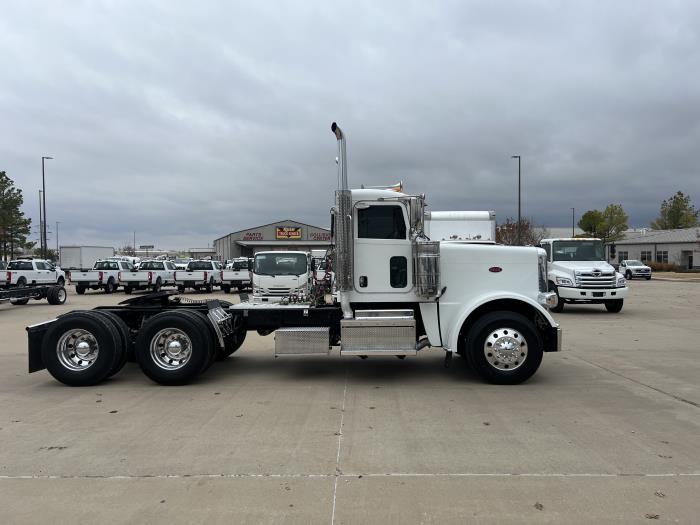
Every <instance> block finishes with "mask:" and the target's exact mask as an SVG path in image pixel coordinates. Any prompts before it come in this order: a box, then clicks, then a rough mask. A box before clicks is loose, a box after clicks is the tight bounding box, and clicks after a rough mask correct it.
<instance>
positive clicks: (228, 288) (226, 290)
mask: <svg viewBox="0 0 700 525" xmlns="http://www.w3.org/2000/svg"><path fill="white" fill-rule="evenodd" d="M221 289H222V290H223V291H224V293H231V285H230V284H222V285H221Z"/></svg>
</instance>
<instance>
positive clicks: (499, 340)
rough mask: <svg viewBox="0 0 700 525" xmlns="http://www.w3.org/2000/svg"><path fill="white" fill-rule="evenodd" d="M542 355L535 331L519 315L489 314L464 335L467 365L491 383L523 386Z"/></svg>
mask: <svg viewBox="0 0 700 525" xmlns="http://www.w3.org/2000/svg"><path fill="white" fill-rule="evenodd" d="M542 354H543V349H542V340H541V339H540V336H539V333H538V332H537V328H536V327H535V325H534V323H533V322H532V321H530V320H529V319H528V318H526V317H525V316H523V315H521V314H519V313H515V312H510V311H506V310H503V311H496V312H489V313H487V314H485V315H484V316H483V317H481V318H480V319H479V320H477V321H476V322H475V323H474V325H473V326H472V327H471V329H470V330H469V333H468V334H467V341H466V357H467V362H468V363H469V365H470V367H471V368H472V369H473V370H475V371H476V372H477V373H478V374H479V375H480V376H481V377H482V378H483V379H485V380H486V381H488V382H490V383H495V384H498V385H517V384H519V383H522V382H523V381H525V380H527V379H529V378H530V377H531V376H532V375H533V374H534V373H535V372H536V371H537V369H538V368H539V367H540V363H542Z"/></svg>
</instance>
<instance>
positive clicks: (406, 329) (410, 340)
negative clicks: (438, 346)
mask: <svg viewBox="0 0 700 525" xmlns="http://www.w3.org/2000/svg"><path fill="white" fill-rule="evenodd" d="M340 341H341V344H340V355H402V356H406V355H416V353H417V352H416V320H415V318H414V316H413V310H357V311H356V312H355V318H354V319H343V320H342V321H341V322H340Z"/></svg>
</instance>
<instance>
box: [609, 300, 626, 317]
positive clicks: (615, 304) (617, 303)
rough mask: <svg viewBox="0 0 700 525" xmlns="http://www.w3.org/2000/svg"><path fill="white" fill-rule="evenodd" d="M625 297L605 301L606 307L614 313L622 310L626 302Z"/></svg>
mask: <svg viewBox="0 0 700 525" xmlns="http://www.w3.org/2000/svg"><path fill="white" fill-rule="evenodd" d="M624 302H625V300H624V299H615V300H613V301H605V309H606V310H607V311H608V312H610V313H613V314H616V313H618V312H619V311H620V310H622V305H623V304H624Z"/></svg>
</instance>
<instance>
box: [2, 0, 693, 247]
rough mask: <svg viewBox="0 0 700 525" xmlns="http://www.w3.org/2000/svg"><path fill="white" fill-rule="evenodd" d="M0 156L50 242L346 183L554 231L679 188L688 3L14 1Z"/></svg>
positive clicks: (685, 171)
mask: <svg viewBox="0 0 700 525" xmlns="http://www.w3.org/2000/svg"><path fill="white" fill-rule="evenodd" d="M0 67H2V71H3V72H4V75H3V81H2V82H1V83H0V114H2V115H3V125H2V128H0V169H4V170H6V171H7V172H8V174H9V175H10V177H12V178H13V179H14V180H15V181H16V183H17V184H18V185H19V186H20V187H22V188H23V189H24V191H25V195H26V206H25V210H26V212H27V213H28V214H29V215H31V216H32V217H34V218H35V220H37V219H38V207H37V205H36V202H37V198H38V195H37V191H38V189H39V184H40V175H41V171H40V157H41V155H45V154H49V155H53V156H55V157H56V160H53V161H49V163H48V164H47V189H48V191H47V194H48V218H49V222H50V223H53V222H54V221H56V220H59V221H61V223H62V224H61V227H60V229H61V240H62V242H66V243H68V242H74V243H100V244H115V245H117V244H121V243H123V242H126V241H128V240H130V239H131V237H132V232H133V231H134V230H135V231H136V232H137V243H154V244H157V245H158V246H160V247H166V248H177V247H182V248H185V247H188V246H195V245H205V244H206V243H207V242H211V241H212V240H213V239H214V238H216V237H219V236H221V235H224V234H226V233H228V232H229V231H232V230H235V229H240V228H244V227H248V226H254V225H257V224H263V223H267V222H271V221H273V220H277V219H281V218H296V219H299V220H302V221H304V222H309V223H312V224H318V225H325V224H327V223H328V208H329V207H330V205H331V204H332V191H333V189H334V188H335V184H336V175H335V164H334V157H335V154H336V150H335V141H334V138H333V136H332V135H331V133H330V131H329V125H330V122H331V121H332V120H337V121H338V122H339V123H340V124H341V125H342V126H343V128H344V129H345V130H346V132H347V134H348V141H349V142H348V154H349V177H350V180H351V183H352V184H354V185H359V184H361V183H364V184H370V185H371V184H383V183H393V182H396V181H398V180H404V181H405V183H406V189H407V191H414V192H426V193H427V194H428V199H429V203H430V206H431V208H432V209H494V210H496V212H497V215H498V217H500V218H502V219H503V218H505V217H508V216H514V215H515V214H516V205H517V204H516V203H517V200H516V197H517V196H516V187H515V180H516V174H517V172H516V164H515V161H513V160H511V159H510V155H512V154H520V155H522V157H523V176H524V186H523V199H524V200H523V202H524V212H525V214H526V215H529V216H532V217H534V218H535V220H536V221H538V222H541V223H544V224H547V225H551V226H559V225H561V226H565V225H567V224H568V223H569V220H570V219H569V217H570V208H571V207H572V206H574V207H576V209H577V211H579V210H580V211H581V212H582V211H584V210H587V209H590V208H594V207H602V206H605V205H606V204H608V203H610V202H620V203H622V204H623V205H624V207H625V209H626V210H627V211H628V213H629V214H630V219H631V223H632V224H633V225H645V224H647V223H648V222H649V220H650V219H652V218H653V217H654V216H655V214H656V213H657V211H658V206H659V203H660V201H661V200H662V199H664V198H667V197H669V196H670V195H672V194H673V193H674V192H675V191H676V190H678V189H680V190H683V191H685V192H686V193H689V194H690V195H691V197H692V198H693V200H694V202H695V203H696V204H700V182H699V180H700V179H699V178H698V170H697V163H698V162H697V158H696V156H697V145H698V144H699V143H700V75H699V74H698V71H700V6H699V5H698V4H697V3H696V2H691V1H690V0H688V1H685V2H664V3H658V2H652V1H646V2H623V3H610V2H594V3H585V4H581V5H577V4H572V3H569V2H529V3H528V2H498V3H493V2H487V1H484V2H471V3H468V4H465V3H463V2H443V3H439V4H437V5H435V4H433V3H427V2H415V3H406V2H395V3H393V4H385V3H382V4H381V5H377V3H376V2H366V3H362V2H360V3H358V2H353V3H352V4H347V5H340V4H338V3H331V4H329V3H327V2H325V3H324V2H319V3H310V2H304V3H302V4H301V5H293V4H279V5H272V3H262V2H256V3H251V5H237V4H236V3H229V2H222V3H220V4H218V5H215V4H214V3H204V4H202V3H195V2H191V3H184V2H183V3H178V4H172V3H171V2H165V1H162V2H149V3H145V2H130V3H127V2H106V1H105V2H101V3H100V2H90V3H77V2H75V3H58V2H21V3H20V2H16V3H13V4H8V5H6V6H4V14H3V17H2V18H0Z"/></svg>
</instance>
